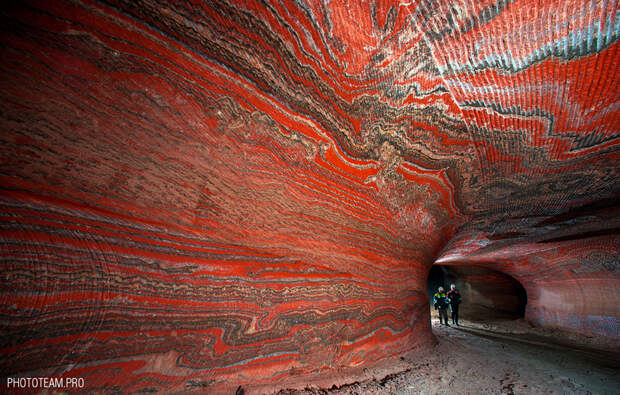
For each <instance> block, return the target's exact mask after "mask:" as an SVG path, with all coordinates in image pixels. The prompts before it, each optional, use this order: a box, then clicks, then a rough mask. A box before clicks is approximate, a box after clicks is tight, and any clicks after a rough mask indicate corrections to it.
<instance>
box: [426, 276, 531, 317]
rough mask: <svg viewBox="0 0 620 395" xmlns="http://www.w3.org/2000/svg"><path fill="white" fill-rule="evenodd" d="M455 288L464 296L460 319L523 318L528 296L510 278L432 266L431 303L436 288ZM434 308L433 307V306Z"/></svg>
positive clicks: (516, 282)
mask: <svg viewBox="0 0 620 395" xmlns="http://www.w3.org/2000/svg"><path fill="white" fill-rule="evenodd" d="M450 284H456V287H457V289H458V290H459V292H460V293H461V295H462V296H463V303H462V304H461V307H460V317H461V318H463V319H467V320H470V321H485V320H488V319H496V318H504V319H510V318H515V319H516V318H523V317H524V315H525V306H526V305H527V294H526V292H525V289H524V288H523V286H522V285H521V284H520V283H519V282H518V281H517V280H515V279H514V278H512V277H511V276H508V275H506V274H504V273H501V272H498V271H495V270H491V269H487V268H484V267H480V266H473V265H472V266H458V267H455V266H440V265H433V267H432V268H431V271H430V273H429V275H428V296H429V300H430V301H431V303H432V299H433V295H434V294H435V292H437V288H438V287H440V286H443V287H444V289H445V290H446V291H448V290H449V289H450ZM431 308H432V306H431Z"/></svg>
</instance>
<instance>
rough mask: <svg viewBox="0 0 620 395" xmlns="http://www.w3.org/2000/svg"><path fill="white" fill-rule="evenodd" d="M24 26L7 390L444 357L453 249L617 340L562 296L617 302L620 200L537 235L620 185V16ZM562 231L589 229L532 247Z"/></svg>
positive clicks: (257, 381) (2, 174) (318, 372)
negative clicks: (431, 289)
mask: <svg viewBox="0 0 620 395" xmlns="http://www.w3.org/2000/svg"><path fill="white" fill-rule="evenodd" d="M0 9H1V13H0V15H1V16H0V17H1V21H2V23H1V24H0V26H2V27H1V29H2V34H1V37H0V45H1V46H2V52H1V61H0V85H1V86H0V103H1V105H0V111H1V112H0V120H1V121H0V122H1V127H2V133H1V135H0V139H1V140H0V150H1V157H2V164H1V166H0V207H1V213H2V221H1V222H0V224H1V225H2V227H1V228H0V232H1V233H0V247H1V248H2V264H3V270H2V278H3V282H2V289H1V290H0V298H1V300H2V304H1V309H2V310H1V315H0V316H1V317H2V318H1V321H0V325H1V328H2V333H3V335H4V336H2V339H3V344H2V345H1V346H0V349H1V350H2V351H1V354H0V355H1V362H0V369H1V370H2V373H3V374H4V375H5V376H6V375H18V374H22V375H34V374H37V375H65V376H67V377H68V376H80V377H84V378H85V381H86V385H87V388H88V389H89V390H90V391H96V390H99V389H101V390H105V391H113V390H118V391H121V392H129V391H141V390H157V391H164V392H170V391H177V390H183V389H193V390H197V391H205V390H207V389H208V390H209V391H229V390H231V389H233V390H234V389H235V388H237V386H239V385H242V386H244V387H246V388H253V387H252V386H263V387H261V388H263V389H265V388H281V387H284V386H289V385H290V386H295V385H305V384H306V383H307V382H318V381H317V380H319V379H321V380H323V382H324V383H326V385H328V384H327V383H334V382H346V381H352V380H354V379H355V377H358V376H360V375H361V374H362V372H363V369H365V368H366V367H372V366H381V364H382V363H383V365H384V366H392V367H393V368H394V369H396V368H397V367H396V366H395V365H387V363H386V361H387V360H388V358H389V357H397V356H398V355H400V354H401V353H403V352H405V351H407V350H410V349H415V348H417V347H421V346H424V345H428V344H430V343H431V337H430V331H429V324H428V311H427V300H426V295H425V288H426V275H427V273H428V270H429V267H430V265H431V264H432V263H433V261H434V260H435V258H437V257H438V256H441V257H442V259H444V260H445V261H446V262H449V263H452V264H457V263H458V262H459V261H464V260H468V259H470V258H471V259H474V260H478V261H480V262H486V264H488V265H489V266H493V267H494V268H498V269H499V270H503V271H505V272H507V273H509V274H511V275H513V276H514V277H515V278H517V279H519V280H520V281H522V283H523V284H524V285H525V286H526V288H527V289H528V295H530V292H532V295H533V298H532V300H533V302H532V305H531V306H530V307H529V310H528V314H530V315H532V316H534V317H537V318H538V319H539V320H540V322H541V323H543V324H554V325H560V326H569V327H578V328H581V327H583V325H586V324H584V323H588V322H591V321H590V318H589V317H592V316H596V317H603V318H602V320H603V321H604V322H606V323H607V324H605V325H607V326H606V327H605V328H607V329H604V330H598V332H597V333H603V334H605V335H606V336H617V331H618V329H617V328H618V324H617V320H618V318H617V317H618V311H617V310H616V308H615V307H614V306H611V307H610V306H609V305H607V304H604V303H603V304H601V305H600V306H599V307H600V308H598V307H597V309H596V311H595V312H594V313H593V312H592V311H590V310H589V307H588V306H589V303H586V302H583V303H582V305H583V307H580V308H568V307H565V305H564V304H562V303H563V302H559V300H563V299H562V298H564V297H565V296H563V295H564V294H563V293H562V292H560V291H558V289H560V290H562V289H569V288H565V287H572V288H570V289H573V288H575V287H579V289H585V290H586V291H583V295H582V296H575V298H577V299H579V301H586V300H589V299H588V298H590V295H591V294H590V293H588V292H590V291H587V290H588V289H600V287H601V284H603V285H604V286H603V289H605V290H608V289H609V290H610V292H613V291H611V288H613V287H611V285H610V284H614V282H617V279H618V270H617V262H618V259H617V251H618V237H617V231H616V230H614V231H613V232H607V230H609V229H612V230H613V229H617V225H614V224H617V218H618V215H617V214H618V213H617V204H615V203H613V204H611V205H609V204H608V205H607V206H606V208H605V210H606V211H605V210H604V212H602V214H601V212H599V211H600V210H599V211H597V213H596V214H595V215H594V217H592V216H590V217H588V216H587V215H585V214H584V215H582V216H579V215H577V216H575V215H573V216H572V217H571V218H569V219H567V220H561V221H560V222H556V223H555V224H551V225H548V226H538V227H537V224H539V223H540V221H544V220H545V219H548V218H555V217H554V216H558V215H561V214H562V213H565V212H567V210H569V209H571V208H575V207H581V206H584V205H587V204H590V203H593V202H597V201H614V199H617V197H618V195H619V192H620V184H619V183H618V181H617V179H618V177H617V175H618V163H619V162H618V159H619V158H618V156H619V155H618V141H619V140H618V132H619V130H620V116H619V113H618V108H617V107H618V83H619V79H618V77H617V73H614V72H612V71H613V70H616V69H617V68H618V63H619V61H620V52H619V51H618V49H617V45H618V35H619V34H620V33H619V26H620V25H619V23H620V16H619V15H618V4H617V2H614V1H608V2H603V3H598V2H587V1H584V2H571V3H569V2H531V1H530V2H528V1H518V2H510V3H508V2H499V3H492V2H475V3H474V2H448V1H440V2H431V1H415V2H403V3H397V2H389V1H376V2H369V3H361V2H360V3H358V2H350V4H344V3H341V2H320V1H310V2H277V1H273V2H272V1H265V2H257V1H238V2H237V1H231V2H224V1H222V2H219V1H218V2H204V1H192V2H179V3H178V4H169V3H168V2H163V1H162V2H158V1H155V0H146V1H122V0H121V1H105V2H94V1H69V0H67V1H64V0H63V1H61V0H55V1H23V2H20V3H13V2H8V3H6V4H2V6H0ZM507 218H508V219H510V221H506V219H507ZM580 218H581V219H580ZM588 218H590V219H592V218H594V220H592V221H590V223H589V224H588V226H589V227H588V226H586V224H585V222H587V221H589V220H588ZM511 221H512V222H511ZM562 221H563V222H562ZM571 221H572V222H571ZM575 221H577V224H576V225H575V224H574V223H575ZM579 221H582V222H579ZM507 224H508V225H507ZM510 224H512V225H510ZM515 224H516V225H515ZM509 225H510V226H513V225H514V227H516V228H518V229H517V231H516V232H517V233H514V234H513V233H509V232H514V231H513V230H512V229H511V228H510V227H509ZM575 226H581V228H579V229H577V228H575ZM506 227H508V229H504V228H506ZM556 228H560V229H564V228H567V229H572V230H574V229H577V231H578V232H577V233H579V232H581V233H580V234H582V235H584V234H585V236H583V237H586V238H587V240H586V241H584V240H583V237H581V238H580V237H577V239H576V240H573V241H568V242H567V241H559V242H555V243H551V244H545V247H544V248H542V247H538V246H537V245H536V243H537V242H538V241H540V240H541V239H544V237H543V236H541V235H545V234H550V233H551V234H555V233H557V230H556ZM586 228H587V229H586ZM584 229H585V230H584ZM588 232H590V233H588ZM592 232H594V234H595V236H589V235H590V234H591V233H592ZM596 232H599V233H596ZM601 232H602V233H601ZM506 234H508V236H505V235H506ZM502 235H504V236H502ZM561 236H564V235H561ZM558 237H560V236H558ZM493 238H495V239H497V240H499V241H497V242H496V243H495V242H494V243H491V244H492V248H491V246H489V244H490V243H488V240H490V239H493ZM592 238H594V239H595V242H591V241H590V239H592ZM485 240H486V242H485ZM485 243H486V244H485ZM597 243H598V244H597ZM484 246H487V247H484ZM575 246H579V248H581V250H579V251H580V252H578V254H577V255H575V252H573V251H575ZM478 247H481V248H482V250H480V251H478ZM483 247H484V248H483ZM485 248H486V249H485ZM476 251H478V252H477V253H478V255H477V256H478V258H476ZM523 251H525V252H523ZM494 254H495V255H494ZM592 254H594V255H592ZM597 254H598V255H597ZM601 254H602V255H601ZM591 256H594V257H595V258H592V259H591V262H592V263H591V264H588V265H586V266H585V267H584V264H583V260H582V258H583V259H586V258H585V257H591ZM496 258H497V259H496ZM587 259H590V258H587ZM588 262H590V261H588ZM573 271H575V272H574V273H573ZM551 278H553V279H554V281H555V280H558V281H559V282H556V283H552V282H551V281H550V279H551ZM587 284H589V285H587ZM610 287H611V288H610ZM533 290H535V291H533ZM548 294H553V295H555V296H552V297H551V299H549V298H548V297H547V296H546V295H548ZM557 295H560V296H557ZM548 299H549V300H554V301H555V302H553V303H552V304H551V306H549V305H547V304H545V300H548ZM582 305H580V306H582ZM560 306H562V307H561V308H560ZM545 309H546V310H545ZM591 313H592V314H591ZM567 314H569V315H570V314H573V315H575V317H577V318H575V320H574V321H567V320H572V319H573V318H566V317H568V315H567ZM570 317H572V316H570ZM610 328H611V329H610ZM595 330H596V328H595Z"/></svg>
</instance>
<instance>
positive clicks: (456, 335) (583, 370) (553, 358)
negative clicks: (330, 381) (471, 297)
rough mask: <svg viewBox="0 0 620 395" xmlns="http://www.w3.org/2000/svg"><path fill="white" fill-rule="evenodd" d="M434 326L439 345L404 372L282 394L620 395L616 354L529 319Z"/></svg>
mask: <svg viewBox="0 0 620 395" xmlns="http://www.w3.org/2000/svg"><path fill="white" fill-rule="evenodd" d="M432 325H433V333H434V334H435V336H436V337H437V339H438V341H439V344H438V345H437V347H435V348H434V349H433V350H431V351H430V352H429V353H428V354H427V355H425V356H423V358H420V355H419V354H417V355H416V356H415V357H414V358H415V359H409V358H408V357H407V356H405V361H406V362H407V363H408V369H407V370H405V371H404V372H402V373H398V374H394V375H390V376H387V377H385V378H383V379H381V380H378V379H375V380H368V381H364V382H359V383H353V384H349V385H343V386H341V387H338V388H336V387H332V388H331V389H329V390H324V389H317V388H307V389H306V390H305V391H289V390H283V391H280V392H279V393H278V394H279V395H292V394H614V395H618V394H620V362H619V359H620V356H619V355H618V353H616V352H607V353H605V352H593V351H586V350H584V349H580V350H577V349H571V348H567V347H565V346H563V345H561V344H558V343H562V342H561V341H560V342H558V341H557V340H558V339H557V337H556V338H554V333H552V332H545V331H543V330H541V329H540V328H534V327H532V326H531V325H529V324H528V323H527V322H526V321H523V320H495V321H488V322H483V323H472V322H468V321H463V320H462V322H461V325H462V326H461V327H450V328H447V327H442V326H440V325H439V321H438V320H437V319H436V318H433V319H432Z"/></svg>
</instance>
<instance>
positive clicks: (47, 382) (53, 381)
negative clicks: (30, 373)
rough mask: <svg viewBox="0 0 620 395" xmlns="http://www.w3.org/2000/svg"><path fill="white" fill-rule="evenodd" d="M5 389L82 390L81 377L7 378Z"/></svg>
mask: <svg viewBox="0 0 620 395" xmlns="http://www.w3.org/2000/svg"><path fill="white" fill-rule="evenodd" d="M6 387H7V388H41V389H47V388H63V389H67V388H84V379H83V378H82V377H7V379H6Z"/></svg>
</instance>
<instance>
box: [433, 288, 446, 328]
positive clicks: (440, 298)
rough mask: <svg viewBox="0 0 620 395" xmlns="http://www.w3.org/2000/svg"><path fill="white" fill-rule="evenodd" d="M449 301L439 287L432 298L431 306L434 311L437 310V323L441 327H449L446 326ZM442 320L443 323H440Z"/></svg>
mask: <svg viewBox="0 0 620 395" xmlns="http://www.w3.org/2000/svg"><path fill="white" fill-rule="evenodd" d="M449 304H450V300H449V299H448V297H447V296H446V294H445V292H444V291H443V287H439V289H438V290H437V293H436V294H435V296H434V297H433V305H434V306H435V310H439V323H440V324H442V325H446V326H450V325H449V324H448V305H449ZM442 319H443V322H442Z"/></svg>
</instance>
